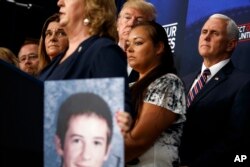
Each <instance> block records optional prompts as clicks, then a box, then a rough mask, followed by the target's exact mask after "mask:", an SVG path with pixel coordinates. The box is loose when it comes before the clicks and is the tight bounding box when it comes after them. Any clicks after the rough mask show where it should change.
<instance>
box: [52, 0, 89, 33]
mask: <svg viewBox="0 0 250 167" xmlns="http://www.w3.org/2000/svg"><path fill="white" fill-rule="evenodd" d="M83 1H84V0H58V2H57V6H59V7H60V9H59V14H60V25H61V26H63V27H64V26H69V27H73V28H76V27H78V26H79V25H83V19H84V18H83V17H84V6H83Z"/></svg>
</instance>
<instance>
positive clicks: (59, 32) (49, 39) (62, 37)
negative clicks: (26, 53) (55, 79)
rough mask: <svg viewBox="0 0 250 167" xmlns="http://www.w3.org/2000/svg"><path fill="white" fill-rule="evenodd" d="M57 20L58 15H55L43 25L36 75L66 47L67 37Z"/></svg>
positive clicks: (58, 18)
mask: <svg viewBox="0 0 250 167" xmlns="http://www.w3.org/2000/svg"><path fill="white" fill-rule="evenodd" d="M59 20H60V17H59V14H58V13H55V14H53V15H52V16H50V17H49V18H48V19H47V20H46V21H45V23H44V25H43V28H42V33H41V38H40V42H39V48H38V58H39V64H38V73H39V72H40V71H41V70H42V69H44V67H46V66H47V65H48V64H49V63H50V62H51V60H52V59H53V58H54V57H55V56H57V55H59V54H60V53H61V52H63V51H65V50H66V48H67V47H68V37H67V35H66V33H65V31H64V29H63V28H62V27H61V26H60V24H59Z"/></svg>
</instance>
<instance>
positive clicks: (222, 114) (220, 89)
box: [179, 14, 250, 167]
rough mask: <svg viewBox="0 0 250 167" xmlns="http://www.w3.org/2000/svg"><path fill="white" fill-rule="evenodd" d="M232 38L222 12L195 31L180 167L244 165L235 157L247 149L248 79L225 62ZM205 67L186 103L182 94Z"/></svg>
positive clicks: (234, 34)
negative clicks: (197, 64) (196, 59)
mask: <svg viewBox="0 0 250 167" xmlns="http://www.w3.org/2000/svg"><path fill="white" fill-rule="evenodd" d="M238 37H239V31H238V27H237V25H236V24H235V22H234V21H233V20H232V19H230V18H229V17H227V16H225V15H222V14H214V15H212V16H210V17H209V19H208V20H207V21H206V23H205V24H204V26H203V28H202V30H201V34H200V38H199V46H198V49H199V53H200V55H201V56H202V58H203V64H202V68H201V70H199V71H198V72H196V73H193V74H190V75H188V76H187V77H185V78H183V81H184V83H185V85H186V90H187V91H188V92H189V93H188V92H187V101H188V103H189V102H190V104H188V108H187V121H186V123H185V125H184V130H183V136H182V141H181V146H180V150H179V154H180V160H181V166H188V167H217V166H218V167H219V166H220V167H224V166H225V167H231V166H237V165H242V167H245V166H246V163H248V162H247V161H248V160H245V162H239V159H238V158H239V157H241V155H246V156H247V154H248V151H249V150H247V149H248V146H249V144H248V143H249V141H250V140H249V138H248V134H249V132H250V130H249V128H250V126H249V122H250V121H249V114H250V104H249V103H250V75H248V74H245V73H242V72H240V71H239V70H237V69H236V68H235V67H234V65H233V63H232V62H231V59H230V58H231V55H232V53H233V51H234V49H235V47H236V45H237V42H238ZM205 69H209V71H210V74H209V75H208V76H207V77H206V78H205V79H207V81H206V83H205V85H204V86H203V85H201V87H202V88H197V89H196V91H195V93H193V95H192V96H193V97H192V98H191V99H190V97H189V95H188V94H190V91H191V92H192V89H193V88H194V87H195V85H196V82H197V81H198V79H199V78H200V76H201V75H202V72H203V71H204V70H205ZM198 89H199V90H198ZM197 92H198V93H197ZM247 145H248V146H247ZM237 156H238V158H237ZM248 157H249V156H248Z"/></svg>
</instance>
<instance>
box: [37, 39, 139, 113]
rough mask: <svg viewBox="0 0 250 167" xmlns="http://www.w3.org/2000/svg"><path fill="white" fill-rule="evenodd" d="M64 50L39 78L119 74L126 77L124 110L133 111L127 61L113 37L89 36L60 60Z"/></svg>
mask: <svg viewBox="0 0 250 167" xmlns="http://www.w3.org/2000/svg"><path fill="white" fill-rule="evenodd" d="M63 55H64V54H61V55H58V56H57V57H56V58H55V59H54V60H53V61H52V62H51V63H50V64H49V65H48V66H47V67H46V68H45V69H44V70H43V71H42V73H41V74H40V76H39V79H40V80H43V81H45V80H62V79H64V80H66V79H87V78H111V77H122V78H124V80H125V89H124V90H125V93H124V95H125V111H128V112H130V114H131V115H132V116H134V115H135V113H134V110H133V109H132V108H131V101H130V91H129V87H128V75H127V61H126V58H125V56H124V52H123V51H122V49H121V48H120V47H119V46H118V45H117V44H116V43H115V42H114V41H112V40H110V39H109V38H105V37H98V36H92V37H90V38H88V39H87V40H85V41H83V42H82V43H81V44H80V45H79V47H78V49H76V51H75V52H74V53H72V55H71V56H70V57H69V58H67V59H66V60H65V61H64V62H63V63H61V64H59V62H60V60H61V59H62V58H63Z"/></svg>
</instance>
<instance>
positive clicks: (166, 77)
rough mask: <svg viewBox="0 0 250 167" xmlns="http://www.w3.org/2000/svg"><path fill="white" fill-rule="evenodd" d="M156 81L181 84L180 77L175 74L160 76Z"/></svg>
mask: <svg viewBox="0 0 250 167" xmlns="http://www.w3.org/2000/svg"><path fill="white" fill-rule="evenodd" d="M156 80H161V81H165V82H166V81H175V82H182V81H181V79H180V77H178V76H177V75H176V74H173V73H167V74H164V75H162V76H161V77H159V78H157V79H156Z"/></svg>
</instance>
